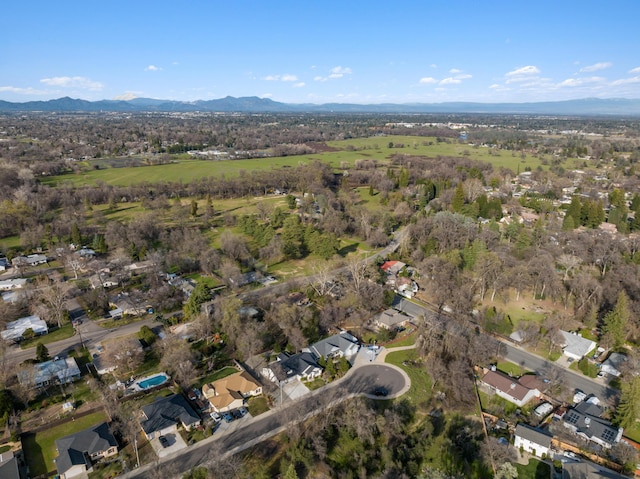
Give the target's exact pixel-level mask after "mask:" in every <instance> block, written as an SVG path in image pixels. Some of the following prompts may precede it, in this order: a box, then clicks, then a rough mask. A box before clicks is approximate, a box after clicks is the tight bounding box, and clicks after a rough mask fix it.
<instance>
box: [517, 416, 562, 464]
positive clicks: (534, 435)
mask: <svg viewBox="0 0 640 479" xmlns="http://www.w3.org/2000/svg"><path fill="white" fill-rule="evenodd" d="M514 436H515V439H514V443H513V445H514V446H515V448H516V449H520V448H522V450H524V451H527V452H528V453H530V454H533V455H534V456H538V457H542V456H549V452H550V451H551V439H553V435H552V434H550V433H548V432H547V431H543V430H541V429H537V428H535V427H531V426H527V425H526V424H518V425H517V426H516V430H515V433H514Z"/></svg>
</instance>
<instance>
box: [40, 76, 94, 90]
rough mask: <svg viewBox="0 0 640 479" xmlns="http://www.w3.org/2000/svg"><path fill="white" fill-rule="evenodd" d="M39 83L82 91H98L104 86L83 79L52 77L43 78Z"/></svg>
mask: <svg viewBox="0 0 640 479" xmlns="http://www.w3.org/2000/svg"><path fill="white" fill-rule="evenodd" d="M40 83H44V84H45V85H49V86H56V87H62V88H81V89H83V90H91V91H100V90H102V89H103V88H104V85H103V84H102V83H100V82H97V81H93V80H90V79H89V78H85V77H53V78H43V79H42V80H40Z"/></svg>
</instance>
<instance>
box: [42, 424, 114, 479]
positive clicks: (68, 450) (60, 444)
mask: <svg viewBox="0 0 640 479" xmlns="http://www.w3.org/2000/svg"><path fill="white" fill-rule="evenodd" d="M56 449H57V451H58V457H56V458H55V459H54V462H55V464H56V469H57V470H58V474H60V477H61V478H63V479H69V478H72V477H79V476H84V477H86V473H87V472H91V471H93V464H94V463H95V462H98V461H100V460H102V459H105V458H108V457H111V456H114V455H116V454H117V453H118V443H117V441H116V439H115V437H113V434H111V431H110V430H109V425H108V424H107V423H106V422H103V423H101V424H98V425H96V426H93V427H90V428H88V429H85V430H83V431H80V432H77V433H75V434H71V435H69V436H65V437H63V438H61V439H56Z"/></svg>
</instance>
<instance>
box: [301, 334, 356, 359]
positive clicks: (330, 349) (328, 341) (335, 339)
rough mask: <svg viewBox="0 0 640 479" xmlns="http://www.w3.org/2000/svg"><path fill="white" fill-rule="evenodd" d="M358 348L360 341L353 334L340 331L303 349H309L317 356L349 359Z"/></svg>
mask: <svg viewBox="0 0 640 479" xmlns="http://www.w3.org/2000/svg"><path fill="white" fill-rule="evenodd" d="M359 349H360V343H359V342H358V339H357V338H356V337H355V336H352V335H351V334H349V333H348V332H347V331H340V332H339V333H338V334H334V335H333V336H330V337H328V338H325V339H322V340H320V341H318V342H317V343H315V344H312V345H311V346H309V347H308V348H305V349H303V351H309V352H311V353H313V354H315V355H316V356H317V357H319V358H325V359H329V358H342V357H344V358H346V359H347V360H351V359H352V358H354V357H355V355H356V354H358V350H359Z"/></svg>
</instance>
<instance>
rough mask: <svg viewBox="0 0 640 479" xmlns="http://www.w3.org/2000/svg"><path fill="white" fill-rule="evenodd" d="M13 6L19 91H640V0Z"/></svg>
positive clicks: (75, 94) (18, 96) (353, 97)
mask: <svg viewBox="0 0 640 479" xmlns="http://www.w3.org/2000/svg"><path fill="white" fill-rule="evenodd" d="M5 3H6V4H5V5H3V7H2V17H3V20H4V21H3V22H2V28H0V99H2V100H7V101H29V100H47V99H51V98H59V97H62V96H70V97H72V98H83V99H87V100H99V99H116V98H120V99H128V98H133V97H149V98H162V99H172V100H186V101H191V100H198V99H203V100H209V99H215V98H222V97H225V96H227V95H230V96H235V97H242V96H259V97H266V98H271V99H273V100H275V101H282V102H288V103H328V102H339V103H386V102H391V103H411V102H423V103H438V102H445V101H477V102H528V101H555V100H568V99H576V98H587V97H598V98H640V29H639V28H638V26H637V23H638V18H640V1H637V0H624V1H623V0H607V1H604V0H602V1H597V2H596V1H592V0H581V1H574V0H555V1H553V2H552V1H535V2H534V1H518V0H509V1H506V0H505V1H502V0H487V1H480V0H475V1H463V0H448V1H444V0H443V1H428V0H422V1H402V0H398V1H395V2H390V1H384V2H383V1H378V0H367V1H364V0H355V1H353V0H352V1H349V0H342V1H334V0H322V1H307V2H293V1H289V0H263V1H245V0H224V1H218V0H208V1H205V0H182V1H176V0H174V1H171V2H169V1H165V0H155V1H147V0H128V1H121V0H108V1H107V0H103V1H99V0H83V1H76V0H61V1H58V2H52V1H50V0H47V1H30V0H24V1H15V0H9V1H8V2H5Z"/></svg>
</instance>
